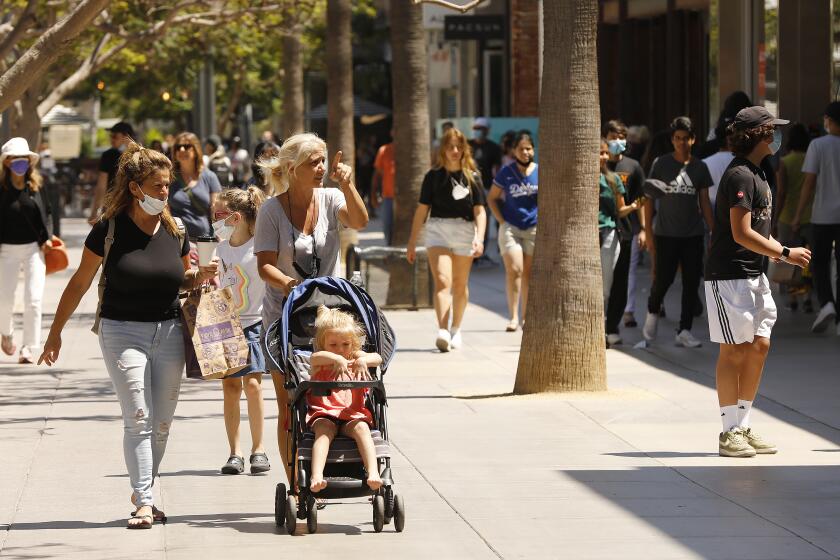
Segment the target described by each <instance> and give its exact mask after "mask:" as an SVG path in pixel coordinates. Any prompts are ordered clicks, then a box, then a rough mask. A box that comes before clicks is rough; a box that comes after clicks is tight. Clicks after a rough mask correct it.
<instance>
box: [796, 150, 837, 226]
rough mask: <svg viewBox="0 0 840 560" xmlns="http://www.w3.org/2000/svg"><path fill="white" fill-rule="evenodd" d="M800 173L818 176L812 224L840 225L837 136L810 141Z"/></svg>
mask: <svg viewBox="0 0 840 560" xmlns="http://www.w3.org/2000/svg"><path fill="white" fill-rule="evenodd" d="M802 172H803V173H813V174H814V175H816V176H817V187H816V192H815V193H814V209H813V210H812V211H811V223H814V224H840V136H833V135H831V134H828V135H826V136H820V137H819V138H816V139H814V140H812V141H811V144H809V145H808V151H807V152H806V153H805V163H803V164H802Z"/></svg>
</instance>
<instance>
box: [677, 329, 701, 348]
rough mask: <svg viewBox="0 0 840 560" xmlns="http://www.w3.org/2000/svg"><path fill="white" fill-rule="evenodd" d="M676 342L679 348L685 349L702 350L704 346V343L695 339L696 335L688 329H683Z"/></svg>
mask: <svg viewBox="0 0 840 560" xmlns="http://www.w3.org/2000/svg"><path fill="white" fill-rule="evenodd" d="M676 342H677V346H683V347H685V348H700V347H701V346H703V343H702V342H700V341H699V340H697V339H696V338H694V335H693V334H691V331H689V330H688V329H683V330H681V331H680V332H679V333H678V334H677V337H676Z"/></svg>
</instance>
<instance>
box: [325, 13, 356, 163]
mask: <svg viewBox="0 0 840 560" xmlns="http://www.w3.org/2000/svg"><path fill="white" fill-rule="evenodd" d="M351 16H352V6H351V2H350V0H327V30H328V31H327V48H326V55H327V61H326V67H327V144H328V146H329V149H330V151H331V154H330V162H332V156H333V155H334V154H335V153H336V152H337V151H338V150H341V151H342V152H343V153H344V155H343V157H342V158H341V160H342V161H343V162H344V163H347V164H349V165H353V161H354V158H355V145H354V143H353V45H352V42H351V28H350V19H351Z"/></svg>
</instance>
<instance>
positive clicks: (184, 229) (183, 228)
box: [172, 216, 187, 243]
mask: <svg viewBox="0 0 840 560" xmlns="http://www.w3.org/2000/svg"><path fill="white" fill-rule="evenodd" d="M172 219H173V220H175V223H176V224H177V225H178V240H180V241H181V243H183V242H184V237H185V236H186V235H187V226H185V225H184V220H182V219H181V218H178V217H175V216H173V217H172Z"/></svg>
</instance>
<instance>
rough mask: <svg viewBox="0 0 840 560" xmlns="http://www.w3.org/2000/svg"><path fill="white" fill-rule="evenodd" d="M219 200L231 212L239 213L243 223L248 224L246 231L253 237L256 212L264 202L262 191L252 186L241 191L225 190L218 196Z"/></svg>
mask: <svg viewBox="0 0 840 560" xmlns="http://www.w3.org/2000/svg"><path fill="white" fill-rule="evenodd" d="M219 200H221V201H222V202H224V203H225V205H226V206H227V207H228V210H230V211H231V212H239V213H240V214H242V218H243V219H244V220H245V223H247V224H248V231H249V232H251V235H254V226H256V224H257V212H258V211H259V209H260V206H262V203H263V202H265V193H263V192H262V189H260V188H258V187H254V186H250V187H248V189H247V190H242V189H226V190H223V191H222V192H221V193H220V194H219Z"/></svg>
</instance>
